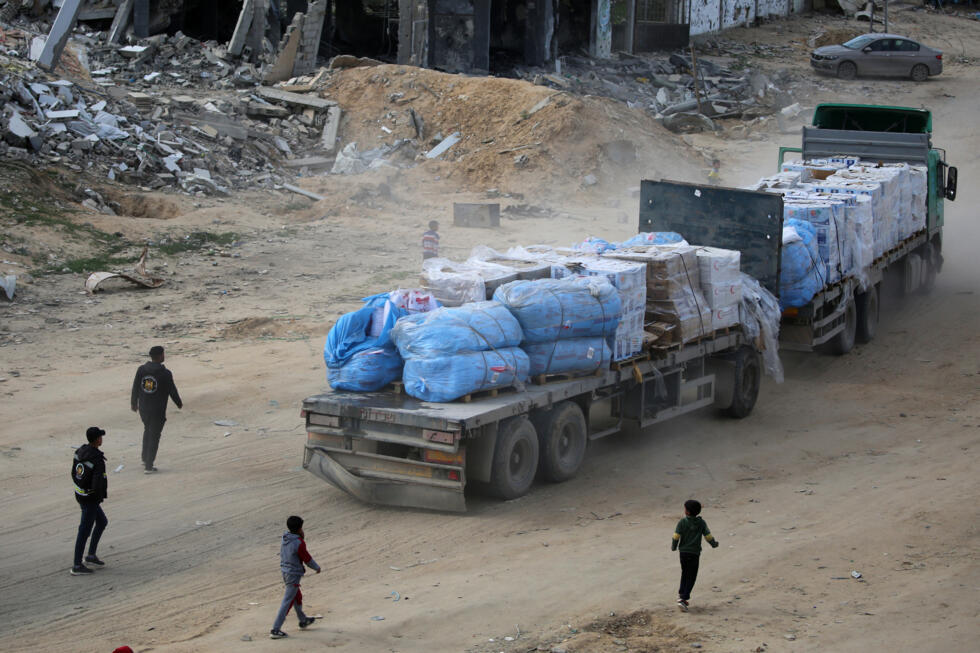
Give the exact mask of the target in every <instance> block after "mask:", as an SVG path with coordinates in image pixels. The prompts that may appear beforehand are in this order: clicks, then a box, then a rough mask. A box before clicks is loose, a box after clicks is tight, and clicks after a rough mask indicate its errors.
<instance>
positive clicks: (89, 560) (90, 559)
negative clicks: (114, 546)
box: [85, 554, 105, 567]
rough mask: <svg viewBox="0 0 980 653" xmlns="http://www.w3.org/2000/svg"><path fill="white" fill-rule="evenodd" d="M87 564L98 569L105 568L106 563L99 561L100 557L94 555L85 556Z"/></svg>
mask: <svg viewBox="0 0 980 653" xmlns="http://www.w3.org/2000/svg"><path fill="white" fill-rule="evenodd" d="M85 562H87V563H89V564H90V565H96V566H98V567H105V563H104V562H102V561H101V560H99V558H98V556H96V555H94V554H90V555H87V556H85Z"/></svg>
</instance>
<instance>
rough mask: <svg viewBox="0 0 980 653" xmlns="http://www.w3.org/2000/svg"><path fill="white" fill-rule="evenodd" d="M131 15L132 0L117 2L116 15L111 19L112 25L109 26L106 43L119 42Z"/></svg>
mask: <svg viewBox="0 0 980 653" xmlns="http://www.w3.org/2000/svg"><path fill="white" fill-rule="evenodd" d="M132 15H133V0H122V2H120V3H119V7H118V8H117V9H116V15H115V17H114V18H113V19H112V26H111V27H110V28H109V35H108V36H107V37H106V43H109V44H110V45H111V44H113V43H119V39H120V37H122V35H123V33H124V32H125V31H126V28H127V27H129V22H130V18H132Z"/></svg>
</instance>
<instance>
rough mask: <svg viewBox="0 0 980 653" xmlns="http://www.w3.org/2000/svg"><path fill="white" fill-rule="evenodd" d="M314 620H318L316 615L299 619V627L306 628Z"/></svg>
mask: <svg viewBox="0 0 980 653" xmlns="http://www.w3.org/2000/svg"><path fill="white" fill-rule="evenodd" d="M314 621H316V617H307V618H306V619H300V620H299V627H300V628H306V627H307V626H309V625H310V624H312V623H313V622H314Z"/></svg>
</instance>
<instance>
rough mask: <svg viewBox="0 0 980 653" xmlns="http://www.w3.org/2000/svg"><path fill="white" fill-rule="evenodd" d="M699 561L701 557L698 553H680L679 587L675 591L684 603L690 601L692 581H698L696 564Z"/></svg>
mask: <svg viewBox="0 0 980 653" xmlns="http://www.w3.org/2000/svg"><path fill="white" fill-rule="evenodd" d="M700 559H701V555H700V554H698V553H684V552H681V586H680V589H678V590H677V595H678V597H680V598H682V599H684V600H685V601H689V600H690V599H691V590H693V589H694V581H696V580H697V579H698V562H699V561H700Z"/></svg>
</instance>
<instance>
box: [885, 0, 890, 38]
mask: <svg viewBox="0 0 980 653" xmlns="http://www.w3.org/2000/svg"><path fill="white" fill-rule="evenodd" d="M885 34H890V32H889V31H888V0H885Z"/></svg>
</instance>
